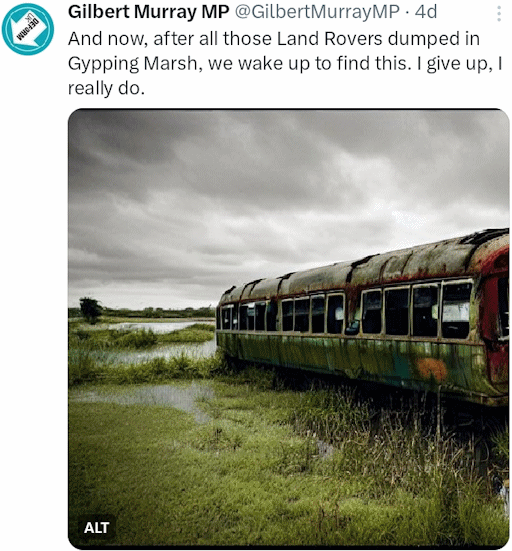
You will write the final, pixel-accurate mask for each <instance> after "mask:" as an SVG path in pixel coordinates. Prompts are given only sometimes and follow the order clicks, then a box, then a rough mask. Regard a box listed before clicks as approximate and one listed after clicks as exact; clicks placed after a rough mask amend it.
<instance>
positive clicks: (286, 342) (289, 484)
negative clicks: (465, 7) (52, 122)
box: [68, 109, 510, 549]
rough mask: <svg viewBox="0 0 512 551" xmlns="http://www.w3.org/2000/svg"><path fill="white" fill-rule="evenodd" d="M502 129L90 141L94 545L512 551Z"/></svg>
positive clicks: (240, 117) (86, 385) (196, 113)
mask: <svg viewBox="0 0 512 551" xmlns="http://www.w3.org/2000/svg"><path fill="white" fill-rule="evenodd" d="M509 140H510V129H509V120H508V118H507V115H506V114H505V113H504V112H503V111H500V110H491V109H489V110H481V109H474V110H469V109H460V110H453V109H452V110H447V109H437V110H419V109H418V110H411V109H403V110H379V109H368V110H343V109H318V110H315V109H303V110H301V109H293V110H292V109H246V110H244V109H236V110H235V109H210V110H207V109H198V110H193V109H190V110H189V109H187V110H172V109H171V110H150V109H148V110H143V109H140V110H128V109H127V110H123V109H82V110H78V111H75V112H74V113H72V115H71V116H70V119H69V123H68V169H69V179H68V427H69V435H68V454H69V464H68V491H69V515H68V530H69V541H70V542H71V544H72V545H73V546H74V547H77V548H79V549H87V548H109V547H112V546H115V547H125V548H126V547H139V548H147V547H151V546H160V547H190V546H195V547H205V546H209V547H212V546H214V547H241V548H245V547H251V546H260V547H267V548H268V547H276V546H277V547H291V548H300V547H312V546H315V547H349V548H353V547H361V546H364V547H374V548H382V547H412V546H415V547H417V546H424V547H431V548H437V547H453V548H463V547H468V546H472V547H492V548H499V547H502V546H504V545H505V544H506V543H507V541H508V538H509V434H508V365H509V347H508V343H509V321H508V316H509V314H508V311H509V219H510V212H509V205H510V197H509V189H510V177H509V161H510V159H509V147H510V143H509Z"/></svg>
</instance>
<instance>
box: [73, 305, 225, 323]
mask: <svg viewBox="0 0 512 551" xmlns="http://www.w3.org/2000/svg"><path fill="white" fill-rule="evenodd" d="M101 313H102V316H103V318H102V319H105V318H111V319H119V318H123V319H128V320H132V321H133V320H134V319H141V320H144V321H148V320H149V319H151V320H153V321H154V320H158V319H161V320H162V321H165V320H168V319H169V318H180V319H190V318H203V319H212V318H215V308H213V307H212V306H206V307H202V308H190V307H189V308H182V309H174V308H167V309H165V308H152V307H148V308H144V309H142V310H130V309H128V308H119V309H116V308H108V307H102V311H101ZM82 314H83V313H82V311H81V309H80V308H73V307H71V308H68V317H69V318H77V317H80V316H81V315H82Z"/></svg>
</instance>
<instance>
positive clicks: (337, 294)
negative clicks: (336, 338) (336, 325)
mask: <svg viewBox="0 0 512 551" xmlns="http://www.w3.org/2000/svg"><path fill="white" fill-rule="evenodd" d="M335 297H341V298H342V299H343V320H342V325H341V331H339V332H336V333H331V332H330V331H329V299H330V298H335ZM325 298H326V300H325V303H326V304H325V306H326V307H325V314H324V316H325V323H324V328H325V333H326V334H327V335H343V334H344V332H345V328H346V325H347V324H346V321H347V309H346V308H345V306H346V302H347V299H346V297H345V292H343V291H334V292H332V293H327V294H326V297H325ZM334 321H336V319H335V320H334Z"/></svg>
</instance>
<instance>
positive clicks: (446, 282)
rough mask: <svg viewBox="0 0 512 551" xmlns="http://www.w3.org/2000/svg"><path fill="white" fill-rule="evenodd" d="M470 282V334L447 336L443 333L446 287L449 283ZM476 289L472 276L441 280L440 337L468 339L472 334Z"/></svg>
mask: <svg viewBox="0 0 512 551" xmlns="http://www.w3.org/2000/svg"><path fill="white" fill-rule="evenodd" d="M468 283H469V284H470V285H471V290H470V293H469V299H468V334H467V335H466V336H465V337H445V336H444V335H443V319H444V293H445V288H446V287H447V286H448V285H463V284H468ZM474 289H475V281H474V280H473V279H471V278H462V279H443V280H441V301H440V305H441V308H440V315H439V318H440V328H439V337H440V338H441V339H442V340H450V341H453V340H455V341H467V340H468V339H469V335H470V334H471V297H472V295H473V292H474Z"/></svg>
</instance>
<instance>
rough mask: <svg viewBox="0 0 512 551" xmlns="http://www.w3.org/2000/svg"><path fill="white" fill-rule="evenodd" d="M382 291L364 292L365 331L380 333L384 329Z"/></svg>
mask: <svg viewBox="0 0 512 551" xmlns="http://www.w3.org/2000/svg"><path fill="white" fill-rule="evenodd" d="M381 311H382V292H381V291H368V292H366V293H363V333H380V332H381V330H382V314H381Z"/></svg>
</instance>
